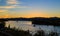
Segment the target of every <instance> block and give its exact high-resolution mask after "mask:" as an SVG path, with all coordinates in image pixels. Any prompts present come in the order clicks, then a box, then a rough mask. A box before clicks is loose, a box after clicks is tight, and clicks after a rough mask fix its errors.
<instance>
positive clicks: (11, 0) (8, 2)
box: [7, 0, 18, 4]
mask: <svg viewBox="0 0 60 36" xmlns="http://www.w3.org/2000/svg"><path fill="white" fill-rule="evenodd" d="M7 4H18V1H17V0H7Z"/></svg>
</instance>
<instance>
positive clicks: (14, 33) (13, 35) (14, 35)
mask: <svg viewBox="0 0 60 36" xmlns="http://www.w3.org/2000/svg"><path fill="white" fill-rule="evenodd" d="M0 36H58V33H57V32H50V33H47V34H46V33H45V31H43V30H38V31H37V32H36V33H35V34H32V33H30V31H29V30H27V31H24V30H21V29H16V28H15V27H14V28H10V25H9V26H8V27H5V22H4V21H2V20H0Z"/></svg>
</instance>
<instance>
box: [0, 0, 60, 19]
mask: <svg viewBox="0 0 60 36" xmlns="http://www.w3.org/2000/svg"><path fill="white" fill-rule="evenodd" d="M15 17H25V18H30V17H60V0H0V18H15Z"/></svg>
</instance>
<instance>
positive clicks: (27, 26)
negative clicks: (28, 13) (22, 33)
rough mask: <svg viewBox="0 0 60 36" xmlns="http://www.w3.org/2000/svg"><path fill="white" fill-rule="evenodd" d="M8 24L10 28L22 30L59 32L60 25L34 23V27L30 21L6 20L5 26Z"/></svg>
mask: <svg viewBox="0 0 60 36" xmlns="http://www.w3.org/2000/svg"><path fill="white" fill-rule="evenodd" d="M9 25H10V27H11V28H14V27H16V28H19V29H23V30H30V31H36V30H40V29H42V30H44V31H45V32H51V31H55V32H58V33H60V26H47V25H35V27H34V26H33V24H32V22H31V21H7V22H6V27H8V26H9Z"/></svg>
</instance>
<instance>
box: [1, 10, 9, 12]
mask: <svg viewBox="0 0 60 36" xmlns="http://www.w3.org/2000/svg"><path fill="white" fill-rule="evenodd" d="M7 11H8V10H0V12H7Z"/></svg>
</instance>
